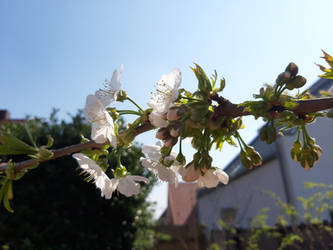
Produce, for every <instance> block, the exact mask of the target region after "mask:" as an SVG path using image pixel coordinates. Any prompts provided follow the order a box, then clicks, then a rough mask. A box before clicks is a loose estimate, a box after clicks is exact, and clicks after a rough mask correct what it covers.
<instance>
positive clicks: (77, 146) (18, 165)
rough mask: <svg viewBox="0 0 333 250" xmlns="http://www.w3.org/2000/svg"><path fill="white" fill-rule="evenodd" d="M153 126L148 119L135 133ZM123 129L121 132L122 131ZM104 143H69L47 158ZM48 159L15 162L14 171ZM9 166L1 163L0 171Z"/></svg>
mask: <svg viewBox="0 0 333 250" xmlns="http://www.w3.org/2000/svg"><path fill="white" fill-rule="evenodd" d="M153 128H154V127H153V125H151V124H150V123H149V122H148V121H147V122H146V123H144V124H143V125H141V126H139V127H138V128H137V129H136V134H137V135H139V134H142V133H144V132H147V131H149V130H152V129H153ZM124 132H125V131H123V132H121V133H124ZM105 145H106V144H98V143H96V142H94V141H89V142H85V143H80V144H75V145H71V146H67V147H64V148H60V149H55V150H52V152H53V157H52V158H50V159H49V160H54V159H57V158H60V157H62V156H65V155H70V154H73V153H76V152H80V151H82V150H85V149H93V148H102V147H104V146H105ZM49 160H39V161H38V160H36V159H30V160H26V161H21V162H18V163H15V173H17V172H19V171H21V170H24V169H26V168H29V167H31V166H34V165H35V164H37V163H38V162H45V161H49ZM8 167H9V166H8V164H7V163H1V164H0V171H4V170H5V169H7V168H8Z"/></svg>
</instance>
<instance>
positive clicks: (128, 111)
mask: <svg viewBox="0 0 333 250" xmlns="http://www.w3.org/2000/svg"><path fill="white" fill-rule="evenodd" d="M117 112H118V113H119V115H138V116H141V115H142V113H140V112H138V111H134V110H117Z"/></svg>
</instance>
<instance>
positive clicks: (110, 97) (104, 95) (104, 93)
mask: <svg viewBox="0 0 333 250" xmlns="http://www.w3.org/2000/svg"><path fill="white" fill-rule="evenodd" d="M123 71H124V65H121V67H120V70H119V71H118V70H114V71H113V74H112V78H111V80H108V79H106V80H105V83H104V89H102V90H98V91H96V93H95V95H96V97H97V98H98V99H99V100H100V102H101V103H102V104H103V105H104V107H107V106H109V104H110V103H111V102H113V101H116V100H117V95H118V93H119V91H120V89H121V83H120V77H121V74H122V73H123Z"/></svg>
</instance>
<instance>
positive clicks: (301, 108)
mask: <svg viewBox="0 0 333 250" xmlns="http://www.w3.org/2000/svg"><path fill="white" fill-rule="evenodd" d="M211 99H212V100H214V101H216V102H217V103H218V104H219V105H218V106H217V107H216V109H215V110H214V111H215V117H220V116H229V117H238V116H246V115H251V113H250V112H248V111H244V107H240V106H238V104H234V103H231V102H230V101H229V100H227V99H225V98H223V97H221V96H217V95H216V96H212V98H211ZM296 102H297V103H298V105H297V107H296V108H295V109H293V110H292V111H293V112H294V113H295V114H296V115H302V114H309V113H314V112H317V111H322V110H326V109H330V108H333V97H325V98H318V99H310V100H299V101H296Z"/></svg>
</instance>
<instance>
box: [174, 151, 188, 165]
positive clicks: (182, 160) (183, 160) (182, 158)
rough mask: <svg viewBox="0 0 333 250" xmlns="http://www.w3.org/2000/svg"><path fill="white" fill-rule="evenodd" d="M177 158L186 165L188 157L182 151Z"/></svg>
mask: <svg viewBox="0 0 333 250" xmlns="http://www.w3.org/2000/svg"><path fill="white" fill-rule="evenodd" d="M176 160H177V161H178V162H179V163H180V164H181V165H185V163H186V158H185V156H184V155H183V154H182V153H179V154H178V155H177V157H176Z"/></svg>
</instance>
